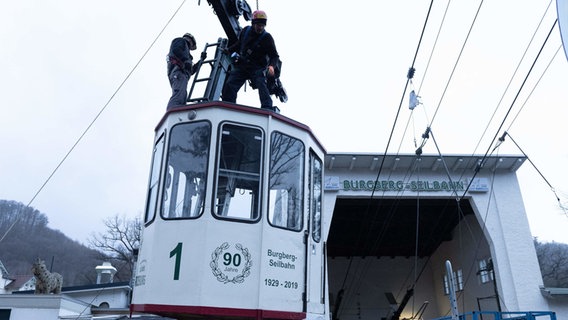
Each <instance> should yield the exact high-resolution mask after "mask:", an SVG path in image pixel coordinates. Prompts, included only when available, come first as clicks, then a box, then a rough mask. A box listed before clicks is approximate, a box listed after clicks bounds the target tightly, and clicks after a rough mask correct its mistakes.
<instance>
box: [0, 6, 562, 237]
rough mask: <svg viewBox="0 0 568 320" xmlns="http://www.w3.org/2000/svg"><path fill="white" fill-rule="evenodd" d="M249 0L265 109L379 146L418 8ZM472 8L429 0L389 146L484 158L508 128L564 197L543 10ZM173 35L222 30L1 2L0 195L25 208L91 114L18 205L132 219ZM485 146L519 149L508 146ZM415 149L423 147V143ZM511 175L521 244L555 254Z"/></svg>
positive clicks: (63, 226) (330, 142)
mask: <svg viewBox="0 0 568 320" xmlns="http://www.w3.org/2000/svg"><path fill="white" fill-rule="evenodd" d="M257 2H258V5H259V7H260V9H264V10H265V11H266V12H267V14H268V25H267V31H269V32H270V33H271V34H272V35H273V36H274V38H275V40H276V46H277V49H278V51H279V53H280V56H281V59H282V61H283V70H282V76H281V79H282V81H283V83H284V86H285V88H286V90H287V92H288V95H289V101H288V103H286V104H282V103H280V102H279V101H277V102H276V103H275V104H276V105H278V106H279V108H280V109H281V113H282V114H283V115H286V116H288V117H291V118H293V119H296V120H298V121H300V122H302V123H304V124H306V125H308V126H310V127H311V128H312V130H313V131H314V133H315V134H316V136H317V137H318V138H319V139H320V140H321V141H322V143H323V144H324V146H325V147H326V149H327V150H328V151H329V152H372V153H383V152H384V151H385V150H386V147H387V141H388V138H389V134H390V131H391V128H392V126H393V123H394V121H395V116H396V114H397V111H398V109H399V105H400V103H401V99H402V98H403V93H404V87H405V83H406V75H407V70H408V69H409V67H410V66H412V64H413V59H414V55H415V53H416V51H417V48H418V43H419V39H420V34H421V31H422V28H423V26H424V23H425V20H426V17H427V13H428V9H429V5H430V1H425V0H423V1H417V0H412V1H411V0H403V1H371V0H366V1H365V0H351V1H337V0H310V1H305V0H258V1H249V4H250V5H251V6H252V7H253V9H256V5H257ZM479 4H480V2H479V1H453V2H452V3H451V4H450V5H449V6H448V3H447V2H446V1H435V3H434V5H433V7H432V10H431V13H430V17H429V19H428V22H427V25H426V30H425V34H424V36H423V39H422V42H421V45H420V47H419V49H418V55H417V57H416V61H415V62H414V67H415V68H416V73H415V77H414V79H413V81H412V83H411V85H410V87H409V90H411V89H414V90H416V92H419V95H420V96H421V100H422V102H423V104H422V105H420V106H419V107H418V108H416V109H415V110H414V112H411V111H410V110H409V108H408V97H407V95H406V96H404V100H403V102H402V108H401V109H400V115H399V118H398V120H397V124H396V128H395V134H394V137H393V139H392V142H391V144H390V146H389V148H388V152H389V153H395V152H401V153H406V154H413V153H414V151H415V149H416V147H415V145H414V141H415V140H418V141H420V135H421V134H422V133H423V132H424V130H425V129H426V127H427V126H428V124H429V123H430V124H431V125H432V131H433V133H434V137H435V138H436V142H437V144H438V146H439V148H440V150H441V152H442V153H444V154H465V155H471V154H473V153H477V154H484V153H485V152H486V150H487V149H488V148H490V147H491V145H492V144H491V140H492V139H493V137H494V136H495V135H497V134H498V135H499V136H500V135H501V134H502V133H503V131H504V130H508V132H509V133H510V135H511V136H512V137H513V138H514V140H515V141H516V142H517V144H519V146H520V147H521V148H522V150H523V151H524V152H526V153H527V155H528V156H529V157H530V159H531V160H532V162H533V163H534V164H535V165H536V166H537V168H538V169H539V170H540V171H541V173H542V174H543V175H544V177H545V178H546V179H547V180H548V182H549V183H550V184H551V185H552V186H553V187H554V188H555V191H556V193H557V194H558V195H559V196H560V198H561V201H562V202H567V197H568V192H567V188H568V187H567V186H566V184H567V181H568V170H566V163H567V160H568V148H567V147H566V142H565V137H566V136H567V134H566V127H567V125H566V119H568V103H567V102H566V92H567V91H566V88H567V81H566V74H568V62H567V59H566V56H565V55H564V52H563V51H562V50H560V51H557V50H558V49H559V48H560V46H561V39H560V32H559V29H558V26H556V27H555V28H554V29H553V30H552V34H551V36H550V38H549V39H548V41H547V42H546V44H545V39H546V36H547V34H548V32H549V31H550V29H551V28H552V26H553V23H554V20H555V19H556V4H555V2H554V1H550V0H488V1H483V5H482V6H481V8H480V9H479ZM180 6H181V9H180V10H179V12H177V14H175V12H176V10H177V9H178V8H179V7H180ZM547 8H548V10H547ZM478 9H479V11H478ZM476 14H477V18H476V20H475V24H474V25H473V28H471V31H470V27H471V25H472V23H473V20H474V17H475V16H476ZM172 16H173V19H172V20H171V22H170V23H169V24H168V21H169V20H170V18H171V17H172ZM541 19H542V20H541ZM442 21H443V24H442ZM541 21H542V22H541ZM539 23H540V27H539V28H537V27H538V26H539ZM166 25H167V27H166ZM164 27H166V28H165V29H164V31H163V33H162V34H161V35H160V36H159V37H158V38H157V41H156V42H155V43H153V42H154V40H155V39H156V37H157V36H158V34H160V32H161V31H162V29H163V28H164ZM185 32H191V33H193V34H194V35H195V36H196V38H197V41H198V51H199V50H201V49H202V48H203V47H204V45H205V43H206V42H209V43H212V42H215V41H216V40H217V39H218V38H219V37H225V35H224V32H223V30H222V28H221V26H220V24H219V22H218V20H217V17H216V16H215V15H214V13H213V11H212V9H211V7H209V6H208V4H207V1H206V0H202V1H201V3H200V4H199V2H198V0H187V1H185V2H183V1H171V0H164V1H150V0H112V1H111V0H97V1H77V0H18V1H2V2H0V44H1V48H0V71H1V72H0V99H1V100H0V101H2V102H1V110H2V115H1V116H0V136H1V137H2V138H1V139H2V140H1V141H2V144H1V145H2V152H1V153H0V183H1V184H0V199H6V200H15V201H19V202H22V203H24V204H28V203H29V202H30V201H31V200H32V199H34V195H35V194H36V192H38V190H39V189H40V187H41V186H42V185H43V184H44V182H45V181H46V180H47V179H48V177H49V176H50V174H51V172H52V171H53V170H54V169H55V168H56V167H57V166H58V164H59V163H60V162H61V161H62V159H63V158H64V157H65V155H66V154H67V152H68V151H69V150H70V149H71V147H72V146H73V145H74V144H75V142H76V141H77V140H78V139H79V137H80V136H81V135H82V133H83V132H84V131H85V130H86V129H87V128H88V126H89V124H90V123H91V122H92V121H93V120H94V119H95V117H96V116H97V114H99V112H101V110H103V111H102V113H101V114H100V116H99V117H98V119H97V120H96V121H95V122H94V124H93V126H92V127H91V128H90V129H89V130H88V131H87V133H86V134H85V135H84V137H83V139H82V140H81V141H80V142H79V143H78V145H77V146H76V148H75V149H74V150H73V152H71V153H70V155H69V156H68V157H67V159H66V160H65V161H64V162H63V164H62V165H61V166H60V167H59V169H58V170H57V171H56V173H55V174H54V175H53V177H52V178H51V180H50V181H49V182H48V183H47V184H46V185H45V187H44V188H43V190H42V191H41V192H40V193H39V194H38V196H37V197H35V199H34V200H33V201H32V202H31V206H33V207H34V208H36V209H38V210H40V211H41V212H43V213H45V214H46V215H47V216H48V218H49V226H50V227H51V228H54V229H58V230H60V231H62V232H63V233H65V234H66V235H68V236H69V237H71V238H72V239H75V240H78V241H81V242H85V241H86V239H87V238H88V237H89V235H90V234H92V233H93V232H99V231H102V230H103V226H102V220H103V219H104V218H106V217H110V216H113V215H115V214H119V215H126V216H128V217H135V216H137V215H138V216H141V215H142V213H143V208H144V202H145V196H146V187H147V181H148V173H149V166H150V156H151V150H152V142H153V135H154V128H155V126H156V125H157V123H158V121H159V119H160V118H161V116H162V115H163V113H164V111H165V107H166V103H167V101H168V99H169V95H170V87H169V84H168V80H167V77H166V74H165V71H166V65H165V56H166V54H167V52H168V49H169V44H170V42H171V40H172V39H173V38H174V37H177V36H181V35H183V34H184V33H185ZM468 33H469V38H468V41H467V42H465V39H466V37H467V36H468ZM531 38H532V39H533V40H532V44H531V45H530V46H529V43H530V41H531ZM436 39H437V42H436ZM152 43H153V45H152ZM464 43H465V46H464ZM434 44H435V45H434ZM543 45H544V47H543ZM541 47H543V50H542V53H541V54H540V57H539V59H538V60H536V63H535V65H534V68H533V70H532V72H531V74H530V76H529V77H528V78H527V80H526V83H525V84H524V87H523V88H522V90H521V85H522V83H523V82H524V80H525V77H526V76H527V74H528V73H529V69H530V68H531V65H532V64H533V62H534V61H535V59H536V57H537V54H538V52H539V50H540V48H541ZM527 48H528V50H527V51H526V53H525V50H526V49H527ZM148 49H149V51H148V52H147V54H146V55H145V57H144V58H143V59H142V60H141V62H140V64H138V66H137V68H136V69H135V70H134V72H133V73H132V74H131V75H130V77H129V78H128V79H127V80H126V82H125V83H124V85H123V86H122V88H121V89H120V90H119V91H118V93H117V94H116V95H114V96H113V94H114V93H115V91H116V90H117V89H118V88H119V86H120V85H121V83H122V82H123V81H124V80H125V79H126V78H127V76H128V75H129V73H130V72H131V71H132V70H133V69H134V67H135V66H136V65H137V63H138V61H139V60H140V59H141V57H142V56H143V55H144V53H145V52H146V51H147V50H148ZM557 52H558V54H557V55H556V57H555V58H554V55H555V53H557ZM523 54H525V58H524V59H523V60H522V61H521V58H522V57H523ZM195 56H199V54H198V53H196V54H195ZM516 69H517V73H516V75H515V76H514V77H513V75H514V73H515V70H516ZM546 69H547V70H546ZM545 70H546V72H545ZM511 80H512V81H511ZM509 83H510V85H509ZM508 85H509V89H508V90H506V88H507V87H508ZM407 93H408V92H407ZM109 101H110V102H109ZM107 102H109V103H108V105H107ZM238 102H239V103H243V104H251V105H255V106H256V105H258V96H257V92H256V91H252V90H250V88H249V90H247V92H245V93H243V92H241V93H240V94H239V98H238ZM105 105H106V108H105ZM103 108H104V109H103ZM509 111H510V112H509ZM508 112H509V115H508V116H507V117H505V116H506V114H507V113H508ZM503 121H505V122H504V126H503V128H502V129H501V130H500V131H498V128H499V126H500V125H501V124H502V123H503ZM407 123H408V127H407ZM405 128H407V130H405ZM484 130H486V133H485V135H483V132H484ZM497 152H498V153H499V154H521V151H520V150H519V149H518V148H517V147H516V146H515V145H514V144H513V143H512V141H511V140H510V139H506V141H505V142H504V143H503V145H502V146H501V147H500V148H499V149H498V150H497ZM424 153H425V154H437V150H436V148H435V145H434V143H433V141H432V140H430V141H429V142H428V143H427V144H426V146H425V147H424ZM518 176H519V182H520V184H521V190H522V193H523V198H524V201H525V207H526V210H527V215H528V218H529V222H530V226H531V230H532V232H533V235H534V236H537V237H538V238H539V239H540V240H542V241H558V242H565V243H568V232H567V230H568V217H567V216H566V214H565V213H564V212H563V211H562V210H561V209H560V207H559V205H558V201H557V200H556V196H555V194H554V192H553V191H552V190H551V189H550V187H549V186H548V184H547V183H546V182H545V181H544V179H543V178H542V177H541V176H540V175H539V174H538V172H537V171H536V170H535V168H534V167H533V166H531V164H530V163H529V162H525V164H524V165H523V166H522V167H521V169H519V170H518Z"/></svg>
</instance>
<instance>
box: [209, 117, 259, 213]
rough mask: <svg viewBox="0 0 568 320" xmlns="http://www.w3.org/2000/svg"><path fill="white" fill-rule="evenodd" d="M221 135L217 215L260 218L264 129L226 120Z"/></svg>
mask: <svg viewBox="0 0 568 320" xmlns="http://www.w3.org/2000/svg"><path fill="white" fill-rule="evenodd" d="M219 137H220V138H219V151H218V154H219V156H218V164H217V179H216V182H217V183H216V186H215V203H214V206H213V207H214V212H215V215H216V216H218V217H222V218H229V219H239V220H248V221H255V220H258V218H259V217H260V203H261V202H260V201H261V197H260V185H261V183H260V181H261V179H260V178H261V168H262V166H261V164H262V154H263V147H262V146H263V133H262V131H261V130H260V129H258V128H253V127H246V126H240V125H235V124H229V123H225V124H223V125H221V127H220V134H219Z"/></svg>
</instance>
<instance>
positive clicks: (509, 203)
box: [324, 154, 546, 320]
mask: <svg viewBox="0 0 568 320" xmlns="http://www.w3.org/2000/svg"><path fill="white" fill-rule="evenodd" d="M524 160H525V158H524V157H522V156H500V157H488V158H485V159H483V156H466V155H461V156H460V155H455V156H447V157H444V158H443V159H442V158H441V157H438V156H435V155H433V156H424V155H422V156H420V157H418V156H416V155H403V156H401V155H390V156H389V155H387V156H383V155H370V154H328V155H326V159H325V183H324V187H325V189H324V196H325V210H324V211H325V212H333V214H332V218H331V220H330V221H326V222H324V223H327V224H328V230H329V232H328V237H327V242H326V250H327V257H328V260H327V261H328V264H327V269H328V283H329V294H330V296H329V299H330V310H331V313H332V315H333V318H334V319H342V320H351V319H353V320H355V319H357V320H359V319H389V320H390V319H422V318H424V319H429V318H435V317H437V316H438V315H444V314H446V315H449V314H450V313H449V312H450V302H449V292H450V287H449V285H450V282H449V279H448V276H447V272H446V262H447V261H449V262H451V265H452V268H453V271H452V273H453V278H454V281H455V283H454V289H455V291H456V293H457V300H458V304H459V309H460V310H467V311H472V310H476V311H487V310H491V311H500V310H501V308H502V307H503V306H505V307H506V308H508V309H509V310H540V309H546V302H545V301H544V299H543V297H542V295H541V294H540V292H539V290H538V287H539V284H541V283H542V277H541V274H540V269H539V266H538V260H537V259H536V253H535V250H534V245H533V242H532V236H531V233H530V228H529V226H528V220H527V218H526V213H525V210H524V205H523V201H522V196H521V193H520V188H519V185H518V181H517V177H516V170H517V169H518V168H519V167H520V166H521V164H522V163H523V162H524ZM528 270H530V271H528ZM522 290H524V291H522ZM521 291H522V292H521ZM529 291H530V294H527V292H529ZM505 310H506V309H505Z"/></svg>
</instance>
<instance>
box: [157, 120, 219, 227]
mask: <svg viewBox="0 0 568 320" xmlns="http://www.w3.org/2000/svg"><path fill="white" fill-rule="evenodd" d="M210 140H211V124H209V123H208V122H193V123H183V124H178V125H176V126H174V127H172V130H171V131H170V143H169V147H168V161H167V165H166V173H165V180H164V195H163V198H162V200H163V205H162V217H163V218H165V219H175V218H196V217H198V216H200V215H201V213H202V212H203V204H204V203H205V183H206V182H207V181H206V179H207V164H208V159H209V142H210Z"/></svg>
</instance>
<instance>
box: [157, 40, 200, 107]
mask: <svg viewBox="0 0 568 320" xmlns="http://www.w3.org/2000/svg"><path fill="white" fill-rule="evenodd" d="M195 49H197V42H196V41H195V37H194V36H193V35H191V33H186V34H184V35H183V37H179V38H175V39H174V40H172V43H171V45H170V53H169V54H168V57H167V62H168V79H169V80H170V86H171V87H172V96H171V98H170V101H169V102H168V106H167V109H168V110H169V109H171V108H173V107H175V106H184V105H185V102H186V101H187V83H188V82H189V78H190V77H191V75H192V74H194V73H195V71H197V68H198V67H199V63H196V64H193V56H191V53H190V51H193V50H195ZM205 58H207V53H206V52H205V51H204V52H202V53H201V60H200V61H199V62H201V61H203V60H205Z"/></svg>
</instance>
